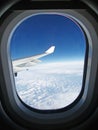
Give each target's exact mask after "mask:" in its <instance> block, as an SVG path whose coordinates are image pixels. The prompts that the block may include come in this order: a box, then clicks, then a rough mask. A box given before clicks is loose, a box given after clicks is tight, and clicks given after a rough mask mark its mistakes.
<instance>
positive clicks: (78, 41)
mask: <svg viewBox="0 0 98 130" xmlns="http://www.w3.org/2000/svg"><path fill="white" fill-rule="evenodd" d="M51 46H55V52H54V53H53V54H51V55H48V56H46V57H43V58H41V60H42V61H44V62H59V61H73V60H83V59H84V57H85V50H86V41H85V36H84V33H83V31H82V30H81V28H80V27H79V25H78V24H76V23H75V22H74V21H72V20H71V19H70V18H67V17H65V16H61V15H58V14H39V15H35V16H31V17H29V18H27V19H25V20H24V21H23V22H22V23H21V24H20V25H19V26H18V27H17V28H16V30H15V31H14V33H13V35H12V38H11V41H10V52H11V58H12V59H13V60H15V59H20V58H24V57H29V56H33V55H36V54H41V53H44V51H46V50H47V49H48V48H49V47H51Z"/></svg>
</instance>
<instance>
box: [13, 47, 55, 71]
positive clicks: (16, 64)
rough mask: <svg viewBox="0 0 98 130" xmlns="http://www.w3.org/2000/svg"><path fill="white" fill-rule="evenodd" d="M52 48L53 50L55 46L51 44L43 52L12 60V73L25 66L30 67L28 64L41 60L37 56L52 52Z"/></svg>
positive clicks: (31, 64) (40, 56)
mask: <svg viewBox="0 0 98 130" xmlns="http://www.w3.org/2000/svg"><path fill="white" fill-rule="evenodd" d="M54 50H55V46H51V47H50V48H49V49H48V50H47V51H45V52H44V53H43V54H39V55H35V56H31V57H28V58H23V59H19V60H15V61H12V64H13V70H14V73H17V72H19V71H22V70H24V69H25V67H30V66H33V65H35V64H37V63H39V62H41V61H40V60H38V59H39V58H42V57H44V56H47V55H49V54H52V53H53V52H54Z"/></svg>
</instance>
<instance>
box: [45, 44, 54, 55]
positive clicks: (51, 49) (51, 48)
mask: <svg viewBox="0 0 98 130" xmlns="http://www.w3.org/2000/svg"><path fill="white" fill-rule="evenodd" d="M54 50H55V46H51V47H50V48H49V49H48V50H47V51H46V52H45V53H47V54H51V53H53V52H54Z"/></svg>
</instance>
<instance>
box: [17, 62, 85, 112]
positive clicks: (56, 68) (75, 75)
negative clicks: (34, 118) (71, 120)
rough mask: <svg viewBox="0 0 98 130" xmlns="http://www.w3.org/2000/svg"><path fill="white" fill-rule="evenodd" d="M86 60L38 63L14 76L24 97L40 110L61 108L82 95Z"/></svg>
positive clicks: (20, 95)
mask: <svg viewBox="0 0 98 130" xmlns="http://www.w3.org/2000/svg"><path fill="white" fill-rule="evenodd" d="M82 79H83V62H82V61H81V62H77V61H76V62H66V63H51V64H49V63H48V64H39V65H37V66H33V67H31V68H30V69H29V70H28V71H21V72H19V73H18V76H17V77H16V78H15V83H16V89H17V93H18V95H19V97H20V98H21V100H22V101H23V102H24V103H26V104H27V105H29V106H31V107H33V108H36V109H41V110H44V109H46V110H49V109H59V108H63V107H66V106H68V105H69V104H71V103H72V102H73V101H74V100H75V99H76V98H77V97H78V95H79V94H80V92H81V88H82Z"/></svg>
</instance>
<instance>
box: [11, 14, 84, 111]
mask: <svg viewBox="0 0 98 130" xmlns="http://www.w3.org/2000/svg"><path fill="white" fill-rule="evenodd" d="M85 51H86V40H85V35H84V33H83V31H82V29H81V27H80V26H79V25H78V24H77V23H76V22H75V21H74V20H73V19H72V18H70V17H68V16H66V15H65V16H64V15H60V14H55V13H50V14H36V15H32V16H30V17H27V18H26V19H25V20H23V21H22V22H21V23H20V24H18V26H17V27H16V29H15V30H14V32H13V35H12V37H11V40H10V54H11V59H12V65H13V73H14V78H15V86H16V90H17V94H18V96H19V97H20V99H21V100H22V101H23V102H24V103H25V104H27V105H28V106H30V107H32V108H36V109H40V110H55V109H60V108H64V107H66V106H68V105H70V104H71V103H72V102H73V101H75V99H77V97H78V96H79V94H80V92H81V89H82V80H83V70H84V68H83V67H84V59H85Z"/></svg>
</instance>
